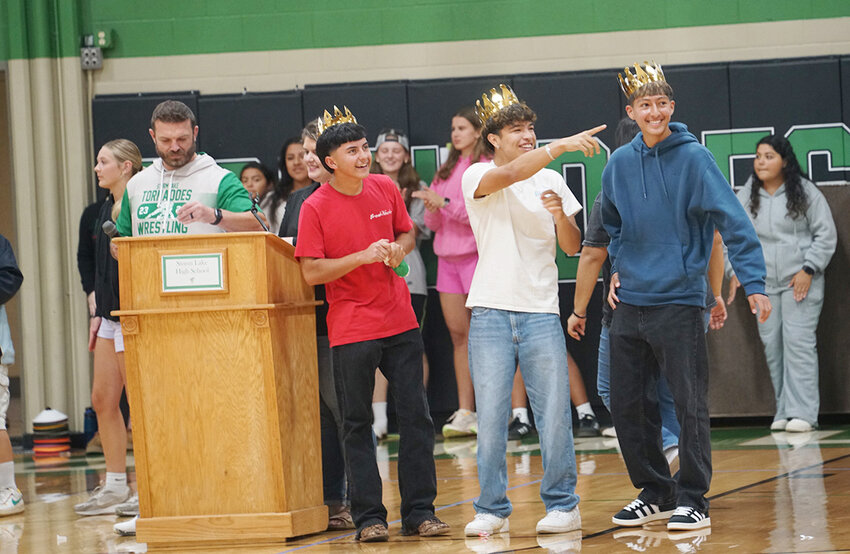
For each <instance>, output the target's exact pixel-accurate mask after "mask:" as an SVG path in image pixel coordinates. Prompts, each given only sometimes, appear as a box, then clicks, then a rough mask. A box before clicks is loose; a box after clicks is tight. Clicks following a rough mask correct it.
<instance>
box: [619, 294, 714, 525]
mask: <svg viewBox="0 0 850 554" xmlns="http://www.w3.org/2000/svg"><path fill="white" fill-rule="evenodd" d="M610 341H611V415H612V418H613V420H614V427H615V428H616V429H617V438H618V440H619V442H620V449H621V450H622V453H623V459H624V460H625V462H626V467H627V468H628V470H629V477H630V478H631V481H632V484H633V485H634V486H635V487H636V488H638V489H641V493H640V495H638V498H640V499H641V500H643V501H644V502H648V503H652V504H658V505H660V506H665V507H666V506H669V505H677V506H690V507H693V508H696V509H698V510H700V511H702V512H704V513H708V500H707V499H706V498H705V494H706V493H707V492H708V488H709V484H710V483H711V437H710V422H709V417H708V355H707V352H706V345H705V330H704V327H703V309H702V308H699V307H697V306H683V305H678V304H671V305H662V306H633V305H629V304H625V303H623V302H621V303H620V304H618V305H617V309H616V310H615V311H614V319H613V321H612V323H611V330H610ZM659 373H660V374H661V375H663V376H664V377H666V378H667V383H668V384H669V385H670V392H671V393H672V395H673V400H674V402H675V404H676V418H677V419H678V421H679V425H680V426H681V428H682V432H681V435H680V436H679V475H678V479H674V478H673V477H671V476H670V468H669V466H668V465H667V460H666V459H665V458H664V452H663V450H662V447H661V416H660V415H659V411H658V396H657V394H656V383H657V381H658V376H659Z"/></svg>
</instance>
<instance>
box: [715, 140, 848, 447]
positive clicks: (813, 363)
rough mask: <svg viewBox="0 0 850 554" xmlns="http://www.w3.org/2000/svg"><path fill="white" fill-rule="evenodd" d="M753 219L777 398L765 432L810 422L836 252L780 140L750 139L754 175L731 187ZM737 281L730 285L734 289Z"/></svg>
mask: <svg viewBox="0 0 850 554" xmlns="http://www.w3.org/2000/svg"><path fill="white" fill-rule="evenodd" d="M738 199H739V200H740V201H741V204H743V206H744V208H745V209H746V211H747V214H748V215H749V216H750V220H751V221H752V222H753V226H755V229H756V233H757V234H758V237H759V240H761V244H762V248H763V250H764V261H765V265H766V267H767V280H766V283H765V285H766V286H765V289H766V292H767V293H768V295H769V296H770V299H771V303H772V305H773V313H771V315H770V317H769V318H768V319H767V321H765V322H764V323H762V324H759V335H760V336H761V340H762V343H764V353H765V357H766V358H767V365H768V368H769V369H770V379H771V381H772V382H773V391H774V395H775V397H776V415H775V416H774V419H773V424H772V425H771V426H770V429H771V430H772V431H798V432H799V431H810V430H811V429H812V428H814V427H815V426H816V425H817V420H818V407H819V405H820V396H819V392H818V354H817V344H816V338H815V331H816V330H817V326H818V319H819V318H820V312H821V307H822V306H823V294H824V277H823V272H824V270H825V269H826V266H827V265H828V264H829V260H830V259H831V258H832V254H833V253H834V252H835V244H836V231H835V223H834V222H833V219H832V214H831V213H830V210H829V205H828V204H827V202H826V198H824V196H823V194H822V193H821V192H820V191H819V190H818V188H817V187H816V186H815V185H814V184H813V183H812V182H811V181H808V180H806V179H805V178H803V177H802V175H801V171H800V165H799V163H798V161H797V158H796V156H795V155H794V150H793V149H792V148H791V144H790V143H789V142H788V140H787V139H785V138H784V137H781V136H775V135H771V136H767V137H765V138H763V139H762V140H760V141H759V142H758V145H757V152H756V159H755V161H754V172H753V177H752V178H750V180H749V181H747V183H746V184H745V185H744V186H743V187H742V188H741V189H740V190H739V191H738ZM736 284H737V282H736V280H735V279H734V276H733V280H732V283H731V284H730V290H731V291H733V292H732V295H734V287H735V286H736Z"/></svg>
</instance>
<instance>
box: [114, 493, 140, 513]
mask: <svg viewBox="0 0 850 554" xmlns="http://www.w3.org/2000/svg"><path fill="white" fill-rule="evenodd" d="M115 515H117V516H122V517H135V516H137V515H139V495H138V494H134V495H133V496H131V497H130V500H128V501H127V502H124V503H122V504H118V505H117V506H115Z"/></svg>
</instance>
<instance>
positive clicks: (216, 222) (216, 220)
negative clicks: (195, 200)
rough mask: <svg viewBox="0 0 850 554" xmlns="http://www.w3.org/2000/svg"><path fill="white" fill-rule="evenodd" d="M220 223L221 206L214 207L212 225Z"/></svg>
mask: <svg viewBox="0 0 850 554" xmlns="http://www.w3.org/2000/svg"><path fill="white" fill-rule="evenodd" d="M219 223H221V208H216V209H215V221H213V222H212V224H213V225H218V224H219Z"/></svg>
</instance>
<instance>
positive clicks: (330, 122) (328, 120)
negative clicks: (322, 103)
mask: <svg viewBox="0 0 850 554" xmlns="http://www.w3.org/2000/svg"><path fill="white" fill-rule="evenodd" d="M342 109H344V110H345V113H343V112H341V111H339V108H337V107H336V106H334V114H333V115H331V114H330V113H328V110H325V114H324V115H322V116H320V117H319V119H317V120H316V126H317V127H318V128H319V136H321V134H322V133H324V132H325V131H327V130H328V129H330V128H331V127H333V126H334V125H339V124H340V123H357V118H356V117H354V114H353V113H351V110H349V109H348V106H343V107H342Z"/></svg>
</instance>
